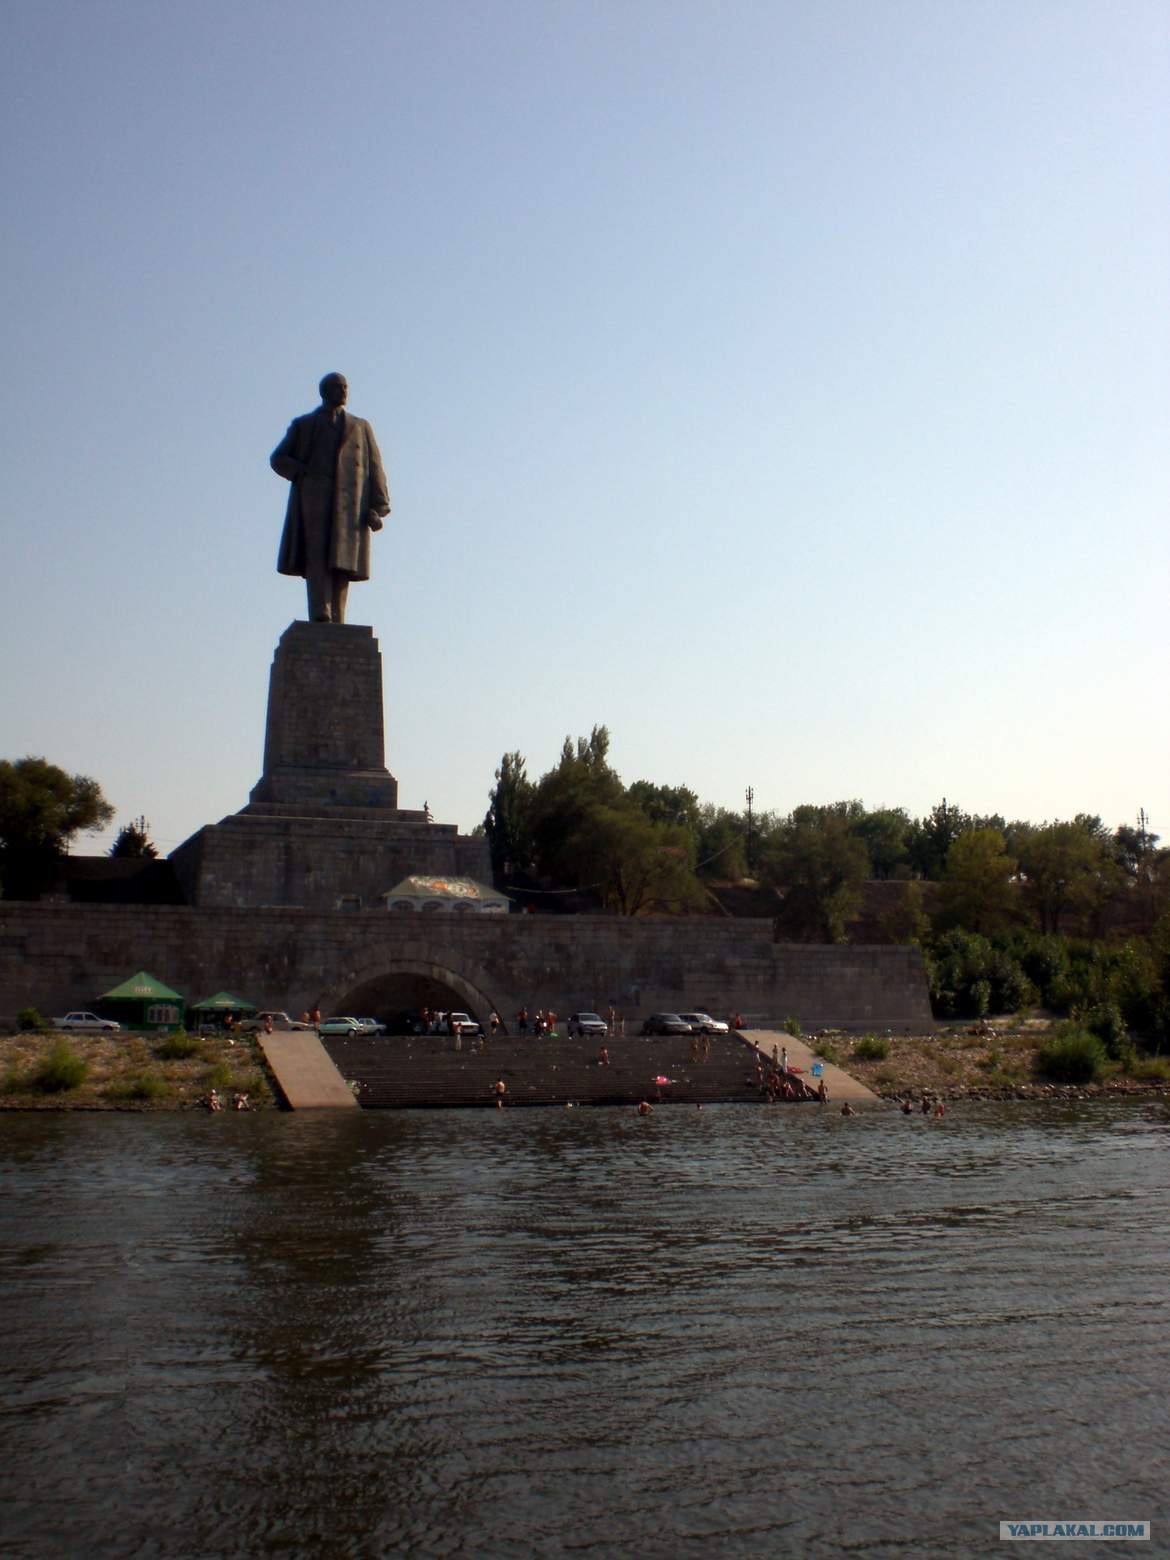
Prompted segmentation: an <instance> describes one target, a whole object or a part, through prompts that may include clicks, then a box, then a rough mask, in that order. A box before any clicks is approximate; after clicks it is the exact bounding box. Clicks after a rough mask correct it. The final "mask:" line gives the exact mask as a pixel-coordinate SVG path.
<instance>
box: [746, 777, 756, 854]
mask: <svg viewBox="0 0 1170 1560" xmlns="http://www.w3.org/2000/svg"><path fill="white" fill-rule="evenodd" d="M743 794H744V798H745V800H746V801H747V849H746V851H745V855H746V856H747V864H748V871H749V872H750V871H751V870H752V865H753V862H752V855H753V852H752V803H753V802H754V801H755V799H756V793H755V791H754V790H753V789H752V787H751V786H750V785H749V786H748V788H747V790H746V791H745V792H744V793H743Z"/></svg>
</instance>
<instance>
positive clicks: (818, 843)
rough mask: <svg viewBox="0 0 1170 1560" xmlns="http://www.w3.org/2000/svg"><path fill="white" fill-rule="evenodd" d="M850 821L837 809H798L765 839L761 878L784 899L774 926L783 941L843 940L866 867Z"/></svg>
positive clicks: (841, 805) (864, 856)
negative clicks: (783, 935) (780, 933)
mask: <svg viewBox="0 0 1170 1560" xmlns="http://www.w3.org/2000/svg"><path fill="white" fill-rule="evenodd" d="M839 807H844V808H847V807H848V804H839ZM853 822H854V820H853V819H852V818H851V817H850V816H849V815H848V812H847V811H843V810H839V808H838V807H798V808H796V809H795V811H794V812H793V813H792V814H791V816H790V817H789V818H788V819H787V820H786V822H785V823H784V824H783V825H781V826H780V828H778V829H777V830H776V831H775V833H774V834H772V835H771V837H770V838H769V840H768V842H767V845H766V847H765V852H764V856H763V875H764V879H765V881H766V882H768V883H770V884H771V885H772V886H773V887H774V888H776V889H777V890H778V891H779V892H780V893H781V894H782V895H783V903H782V905H781V909H780V912H779V915H778V916H777V923H778V927H779V929H780V930H781V931H783V932H784V933H785V934H786V935H787V936H789V937H792V938H795V939H796V940H797V941H799V942H844V941H845V927H846V925H847V923H848V922H849V921H850V920H851V919H852V917H853V916H854V915H855V914H856V913H857V908H858V906H859V904H860V903H861V884H862V883H863V881H864V879H865V875H866V872H867V870H868V867H869V859H868V857H867V856H866V853H865V846H864V845H863V844H862V842H861V841H860V840H859V839H858V838H857V836H856V834H854V832H853V828H852V824H853Z"/></svg>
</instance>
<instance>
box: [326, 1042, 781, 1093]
mask: <svg viewBox="0 0 1170 1560" xmlns="http://www.w3.org/2000/svg"><path fill="white" fill-rule="evenodd" d="M322 1043H323V1044H324V1045H325V1047H326V1049H327V1050H328V1052H329V1055H330V1056H331V1057H332V1058H333V1061H334V1063H335V1064H336V1066H337V1068H338V1070H339V1072H340V1073H341V1075H342V1077H344V1078H346V1079H354V1080H356V1081H357V1082H358V1084H359V1085H360V1090H359V1093H358V1099H359V1101H360V1102H361V1104H362V1105H363V1106H365V1107H367V1108H368V1109H376V1108H378V1107H390V1108H399V1109H401V1108H403V1107H410V1106H415V1107H426V1106H452V1105H466V1106H470V1105H481V1106H484V1105H486V1106H494V1104H495V1092H494V1089H495V1084H496V1082H497V1081H498V1080H499V1079H501V1078H502V1079H503V1081H504V1083H505V1084H506V1085H507V1094H506V1095H505V1101H506V1103H507V1104H508V1105H565V1104H567V1103H569V1102H573V1103H574V1104H578V1105H631V1104H637V1103H638V1101H639V1100H649V1101H650V1102H651V1103H652V1104H657V1103H658V1102H659V1101H660V1100H661V1102H662V1103H664V1104H665V1103H668V1102H671V1101H675V1102H677V1103H680V1104H691V1105H695V1104H714V1103H716V1102H719V1101H741V1102H743V1103H745V1104H746V1103H754V1104H758V1103H759V1102H760V1099H761V1095H760V1091H759V1089H758V1087H757V1085H756V1078H755V1051H754V1048H753V1047H751V1046H749V1045H748V1044H747V1043H746V1042H745V1041H743V1040H741V1039H740V1038H739V1037H738V1036H736V1035H732V1036H718V1035H713V1036H712V1037H711V1056H710V1060H709V1061H700V1062H692V1061H691V1059H690V1040H689V1039H686V1038H677V1039H672V1038H669V1037H664V1036H655V1037H654V1038H652V1039H650V1038H647V1039H641V1038H636V1037H627V1038H626V1039H624V1040H622V1039H616V1040H611V1041H609V1042H608V1045H609V1066H608V1067H603V1066H601V1065H599V1063H598V1059H597V1058H598V1050H599V1044H598V1042H597V1041H596V1040H579V1039H574V1040H570V1039H567V1038H564V1037H562V1038H561V1039H558V1040H535V1039H531V1038H529V1039H518V1038H515V1037H508V1038H505V1039H499V1038H497V1039H495V1040H489V1041H488V1042H487V1046H486V1049H485V1050H484V1051H483V1052H482V1053H477V1052H474V1051H472V1050H470V1048H469V1047H470V1042H468V1041H464V1044H463V1049H462V1050H461V1051H456V1050H455V1049H454V1044H455V1042H454V1040H453V1039H452V1038H451V1036H449V1035H418V1036H413V1035H410V1036H408V1035H393V1036H382V1037H378V1038H373V1039H361V1040H356V1039H355V1040H351V1039H347V1038H341V1037H337V1038H334V1037H332V1036H331V1037H329V1038H327V1039H325V1040H323V1042H322ZM660 1076H661V1077H666V1078H669V1079H671V1080H672V1082H670V1083H668V1084H661V1085H659V1084H656V1083H655V1079H656V1078H658V1077H660Z"/></svg>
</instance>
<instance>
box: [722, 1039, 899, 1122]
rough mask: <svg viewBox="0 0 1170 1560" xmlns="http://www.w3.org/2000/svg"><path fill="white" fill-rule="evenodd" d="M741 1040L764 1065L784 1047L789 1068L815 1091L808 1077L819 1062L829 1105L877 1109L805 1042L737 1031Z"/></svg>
mask: <svg viewBox="0 0 1170 1560" xmlns="http://www.w3.org/2000/svg"><path fill="white" fill-rule="evenodd" d="M740 1033H741V1035H742V1036H743V1038H744V1039H745V1040H746V1041H747V1043H748V1044H749V1045H751V1046H754V1047H755V1048H756V1050H757V1051H759V1052H760V1054H761V1055H762V1056H763V1058H764V1061H765V1062H770V1061H771V1060H772V1049H773V1047H775V1049H776V1051H777V1053H778V1054H783V1050H784V1047H785V1046H787V1047H788V1064H789V1066H790V1067H799V1068H800V1070H801V1071H800V1076H801V1079H802V1080H803V1082H805V1083H811V1084H812V1085H813V1087H814V1088H815V1087H816V1079H815V1078H814V1077H813V1075H812V1067H813V1063H814V1062H816V1061H819V1062H820V1063H821V1066H822V1067H823V1068H824V1079H825V1087H826V1089H828V1091H829V1100H830V1102H831V1103H834V1104H837V1105H843V1104H844V1103H845V1101H846V1100H848V1101H849V1103H850V1104H851V1105H877V1104H880V1103H881V1102H880V1099H879V1097H878V1095H876V1094H875V1093H874V1092H873V1090H872V1089H869V1088H867V1087H866V1086H865V1084H864V1083H862V1082H860V1081H859V1080H858V1079H857V1078H855V1077H854V1076H853V1074H852V1073H847V1072H846V1071H845V1069H844V1068H843V1067H837V1066H836V1065H835V1064H834V1063H832V1062H826V1061H823V1060H822V1059H821V1058H820V1057H818V1056H817V1054H816V1052H815V1051H814V1050H813V1049H812V1047H811V1046H810V1045H809V1044H808V1042H807V1041H806V1040H798V1039H797V1038H796V1036H795V1035H790V1034H786V1033H784V1032H782V1031H781V1030H778V1029H744V1030H741V1031H740Z"/></svg>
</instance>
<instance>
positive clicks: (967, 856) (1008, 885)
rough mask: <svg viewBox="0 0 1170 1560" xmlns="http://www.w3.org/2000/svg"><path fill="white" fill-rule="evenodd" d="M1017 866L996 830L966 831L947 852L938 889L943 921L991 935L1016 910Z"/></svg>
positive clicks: (1003, 924) (1005, 922)
mask: <svg viewBox="0 0 1170 1560" xmlns="http://www.w3.org/2000/svg"><path fill="white" fill-rule="evenodd" d="M1016 866H1017V862H1016V859H1015V857H1014V856H1009V855H1008V853H1007V843H1006V841H1005V840H1004V837H1003V835H1002V834H1001V833H1000V831H999V830H998V829H967V830H966V831H965V832H964V833H962V834H960V835H959V836H958V838H957V839H956V840H955V841H954V842H953V843H952V845H951V848H950V850H949V851H948V852H947V863H946V877H945V879H944V880H943V886H942V908H943V918H944V920H945V922H946V924H949V925H951V926H965V927H967V928H968V930H970V931H973V932H993V931H996V930H997V929H998V928H999V927H1001V926H1005V925H1007V923H1008V922H1009V921H1010V920H1011V919H1012V916H1013V914H1014V912H1015V908H1016V900H1017V894H1016V888H1015V885H1014V883H1013V881H1012V879H1013V878H1014V877H1015V875H1016Z"/></svg>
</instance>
